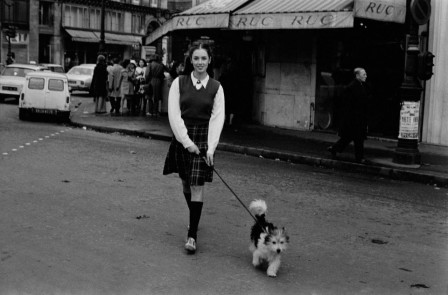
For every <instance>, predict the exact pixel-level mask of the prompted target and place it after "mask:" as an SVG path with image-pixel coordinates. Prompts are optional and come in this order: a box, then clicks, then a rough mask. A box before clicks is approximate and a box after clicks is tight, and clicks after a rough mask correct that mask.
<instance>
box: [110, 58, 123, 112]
mask: <svg viewBox="0 0 448 295" xmlns="http://www.w3.org/2000/svg"><path fill="white" fill-rule="evenodd" d="M112 63H113V65H112V68H111V69H110V72H109V77H108V82H109V97H110V106H111V110H110V113H111V114H113V113H114V112H115V114H116V115H119V114H120V104H121V93H120V87H119V84H120V78H121V72H122V71H123V67H122V66H121V65H120V64H119V60H118V57H114V59H113V60H112Z"/></svg>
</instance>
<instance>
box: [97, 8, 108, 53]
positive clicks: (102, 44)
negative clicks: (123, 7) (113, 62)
mask: <svg viewBox="0 0 448 295" xmlns="http://www.w3.org/2000/svg"><path fill="white" fill-rule="evenodd" d="M105 6H106V0H102V2H101V33H100V44H99V52H98V54H102V55H104V53H105V51H106V41H105V40H104V39H105V35H104V22H105V18H106V15H105Z"/></svg>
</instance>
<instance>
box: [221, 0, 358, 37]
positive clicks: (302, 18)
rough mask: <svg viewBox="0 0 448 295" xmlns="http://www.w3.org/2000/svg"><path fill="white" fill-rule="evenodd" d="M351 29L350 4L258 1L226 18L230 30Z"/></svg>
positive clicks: (325, 0)
mask: <svg viewBox="0 0 448 295" xmlns="http://www.w3.org/2000/svg"><path fill="white" fill-rule="evenodd" d="M351 27H353V0H341V1H334V0H314V1H305V0H299V1H298V0H283V1H272V0H258V1H253V2H251V3H249V4H248V5H246V6H245V7H242V8H241V9H239V10H237V11H236V12H234V13H233V15H232V16H231V18H230V29H233V30H266V29H323V28H351Z"/></svg>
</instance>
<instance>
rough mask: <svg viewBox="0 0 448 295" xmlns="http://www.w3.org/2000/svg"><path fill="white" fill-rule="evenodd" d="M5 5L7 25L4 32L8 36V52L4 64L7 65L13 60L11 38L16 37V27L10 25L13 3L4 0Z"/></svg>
mask: <svg viewBox="0 0 448 295" xmlns="http://www.w3.org/2000/svg"><path fill="white" fill-rule="evenodd" d="M5 5H6V6H8V27H7V29H6V30H5V34H6V36H7V37H8V54H7V56H8V58H7V59H6V64H8V65H9V64H12V63H13V62H14V59H13V55H14V54H13V53H12V52H11V38H15V37H16V28H15V27H14V26H13V25H11V20H12V17H11V8H12V5H13V3H12V1H11V2H9V1H8V0H5Z"/></svg>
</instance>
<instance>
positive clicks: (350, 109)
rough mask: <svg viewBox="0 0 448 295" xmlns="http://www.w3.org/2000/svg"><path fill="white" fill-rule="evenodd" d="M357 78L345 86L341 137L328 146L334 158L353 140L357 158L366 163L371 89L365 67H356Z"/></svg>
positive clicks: (358, 160)
mask: <svg viewBox="0 0 448 295" xmlns="http://www.w3.org/2000/svg"><path fill="white" fill-rule="evenodd" d="M354 75H355V78H354V79H353V81H351V82H350V84H349V85H348V86H347V87H346V88H345V90H344V94H343V96H342V102H341V104H342V106H341V110H342V113H341V118H342V119H341V125H340V127H339V133H338V134H339V136H340V139H339V140H338V141H337V142H336V143H335V144H333V145H332V146H330V147H328V151H329V152H330V153H331V155H332V157H333V158H336V156H337V153H342V152H343V151H344V149H345V148H346V147H347V146H348V145H349V144H350V143H351V142H352V141H353V143H354V146H355V160H356V162H357V163H365V162H366V159H365V158H364V140H365V139H366V136H367V123H368V122H367V117H368V111H369V105H370V100H371V96H372V95H371V91H370V88H369V86H368V85H367V83H366V79H367V73H366V71H365V69H363V68H355V69H354Z"/></svg>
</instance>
